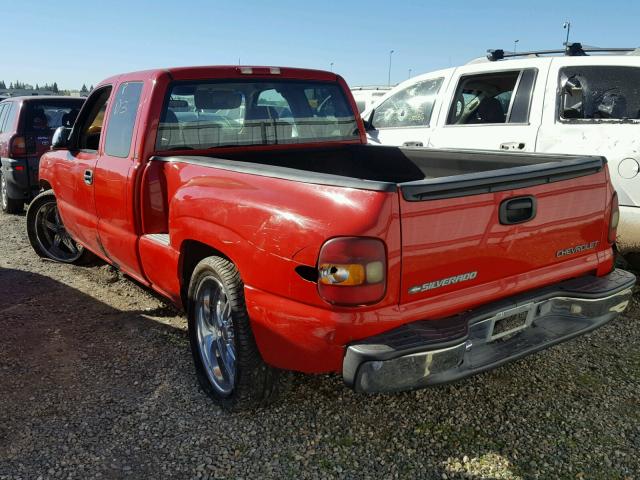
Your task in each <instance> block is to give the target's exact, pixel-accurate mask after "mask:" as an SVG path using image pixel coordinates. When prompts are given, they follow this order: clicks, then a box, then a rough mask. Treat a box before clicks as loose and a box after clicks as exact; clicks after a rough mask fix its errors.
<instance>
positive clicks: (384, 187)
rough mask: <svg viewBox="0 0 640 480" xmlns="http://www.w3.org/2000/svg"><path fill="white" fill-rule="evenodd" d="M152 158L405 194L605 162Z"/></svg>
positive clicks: (357, 149) (500, 157) (414, 156)
mask: <svg viewBox="0 0 640 480" xmlns="http://www.w3.org/2000/svg"><path fill="white" fill-rule="evenodd" d="M154 158H155V159H156V160H162V161H178V162H188V163H196V164H201V165H205V166H207V165H208V166H215V167H217V168H222V169H227V170H236V171H242V172H245V173H254V174H257V175H263V176H271V177H278V178H290V179H292V180H298V181H306V182H308V183H319V184H327V185H335V186H345V187H352V188H362V189H366V190H379V191H395V190H396V189H397V188H398V187H400V188H401V189H402V193H403V196H404V198H405V199H406V200H409V201H412V200H413V201H415V200H423V199H424V200H426V199H428V198H430V199H435V198H447V197H455V196H464V195H469V194H473V193H476V194H478V193H489V192H492V191H501V190H508V189H514V188H518V187H520V186H531V185H536V184H542V183H550V182H553V181H557V180H563V179H567V178H573V177H577V176H582V175H588V174H590V173H594V172H597V171H599V170H601V169H602V168H603V166H604V165H605V163H606V161H605V159H604V158H603V157H593V156H571V155H546V154H524V153H513V152H495V151H478V150H435V149H424V148H401V147H393V146H370V145H347V146H340V147H334V148H326V147H325V148H310V147H307V148H299V149H290V150H269V151H246V150H245V151H243V152H239V153H234V152H230V153H225V154H223V155H217V156H214V155H213V154H212V155H210V156H182V155H181V156H171V157H154Z"/></svg>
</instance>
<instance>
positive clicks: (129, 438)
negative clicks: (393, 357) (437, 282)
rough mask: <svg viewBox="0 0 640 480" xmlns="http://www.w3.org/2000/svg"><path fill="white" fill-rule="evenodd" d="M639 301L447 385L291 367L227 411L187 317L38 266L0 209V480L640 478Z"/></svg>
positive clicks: (124, 284) (20, 222)
mask: <svg viewBox="0 0 640 480" xmlns="http://www.w3.org/2000/svg"><path fill="white" fill-rule="evenodd" d="M639 300H640V296H639V295H638V293H636V296H635V300H634V303H633V305H632V307H631V309H630V310H628V311H627V313H626V314H625V315H624V316H622V317H621V318H619V319H618V320H617V321H615V322H612V323H610V324H609V325H607V326H605V327H604V328H602V329H600V330H598V331H596V332H594V333H593V334H591V335H588V336H585V337H581V338H579V339H576V340H574V341H571V342H569V343H567V344H564V345H561V346H559V347H556V348H553V349H551V350H547V351H546V352H542V353H539V354H537V355H534V356H531V357H528V358H526V359H524V360H521V361H518V362H515V363H512V364H510V365H508V366H505V367H502V368H500V369H498V370H494V371H492V372H489V373H486V374H482V375H478V376H475V377H473V378H470V379H467V380H464V381H461V382H458V383H455V384H452V385H447V386H440V387H434V388H430V389H427V390H421V391H418V392H409V393H402V394H397V395H378V396H366V395H356V394H354V393H353V392H352V391H350V390H348V389H346V388H345V387H344V386H343V385H342V383H341V379H340V378H339V377H338V376H315V377H313V376H305V375H299V374H288V375H287V378H286V380H287V382H286V386H285V387H284V389H283V390H284V391H283V395H282V398H281V400H280V402H279V403H278V404H277V405H275V406H273V407H270V408H268V409H264V410H260V411H256V412H253V413H241V414H227V413H224V412H222V411H220V410H219V409H218V408H216V407H215V406H214V405H213V404H212V403H211V402H210V401H209V400H208V398H207V397H206V396H205V395H204V394H203V393H202V392H201V391H200V389H199V388H198V386H197V384H196V380H195V375H194V373H193V369H192V364H191V356H190V353H189V346H188V340H187V336H186V332H185V325H186V322H185V319H184V318H183V317H182V316H181V315H180V314H179V312H176V311H175V310H174V309H173V308H172V307H170V306H168V305H167V304H165V303H164V302H163V301H162V300H161V299H158V298H157V297H156V296H154V295H152V294H150V293H149V292H148V291H146V290H145V289H143V288H141V287H139V286H138V285H136V284H135V283H134V282H132V281H130V280H128V279H125V278H122V277H121V276H119V275H118V274H117V273H116V272H114V271H113V270H112V269H111V268H110V267H108V266H104V265H103V266H96V267H91V268H80V267H71V266H65V265H58V264H55V263H52V262H47V261H43V260H40V259H39V258H37V257H36V255H35V254H34V253H33V252H32V251H31V248H30V247H29V246H28V242H27V239H26V235H25V228H24V217H21V216H18V217H13V216H6V215H0V479H2V480H5V479H46V478H65V479H66V478H68V479H73V478H76V479H88V478H103V479H111V478H114V479H120V478H128V479H129V478H130V479H133V478H144V479H146V478H434V479H445V478H487V479H489V478H496V479H497V478H544V479H547V478H574V479H575V478H577V479H580V478H585V479H587V478H589V479H591V478H603V479H605V478H606V479H612V478H626V479H631V478H640V458H639V456H638V450H639V449H640V427H639V425H640V351H639V350H638V344H640V333H639V332H640V329H639V328H638V318H639V316H640V308H639V305H638V303H639Z"/></svg>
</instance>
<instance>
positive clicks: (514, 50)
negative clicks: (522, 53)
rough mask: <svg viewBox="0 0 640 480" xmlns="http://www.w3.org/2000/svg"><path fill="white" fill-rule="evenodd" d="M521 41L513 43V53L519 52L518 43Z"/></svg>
mask: <svg viewBox="0 0 640 480" xmlns="http://www.w3.org/2000/svg"><path fill="white" fill-rule="evenodd" d="M519 41H520V40H514V41H513V53H516V51H517V50H518V42H519Z"/></svg>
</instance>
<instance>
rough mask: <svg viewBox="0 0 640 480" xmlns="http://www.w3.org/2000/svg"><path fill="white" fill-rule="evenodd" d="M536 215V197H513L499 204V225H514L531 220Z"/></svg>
mask: <svg viewBox="0 0 640 480" xmlns="http://www.w3.org/2000/svg"><path fill="white" fill-rule="evenodd" d="M536 213H537V201H536V197H531V196H528V197H515V198H509V199H507V200H504V201H503V202H502V203H501V204H500V223H501V224H502V225H514V224H516V223H523V222H528V221H529V220H533V219H534V218H535V216H536Z"/></svg>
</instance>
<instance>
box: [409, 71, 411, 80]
mask: <svg viewBox="0 0 640 480" xmlns="http://www.w3.org/2000/svg"><path fill="white" fill-rule="evenodd" d="M409 78H411V69H409Z"/></svg>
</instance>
